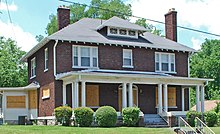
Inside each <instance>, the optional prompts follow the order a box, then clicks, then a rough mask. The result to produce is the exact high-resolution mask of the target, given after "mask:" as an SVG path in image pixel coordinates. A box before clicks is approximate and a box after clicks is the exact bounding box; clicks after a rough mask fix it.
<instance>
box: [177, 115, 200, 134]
mask: <svg viewBox="0 0 220 134" xmlns="http://www.w3.org/2000/svg"><path fill="white" fill-rule="evenodd" d="M179 129H180V131H181V132H183V133H184V134H198V133H201V134H202V132H198V133H197V131H196V130H195V129H194V128H192V127H191V126H190V125H189V124H188V123H187V122H186V121H185V120H184V119H183V118H182V117H179Z"/></svg>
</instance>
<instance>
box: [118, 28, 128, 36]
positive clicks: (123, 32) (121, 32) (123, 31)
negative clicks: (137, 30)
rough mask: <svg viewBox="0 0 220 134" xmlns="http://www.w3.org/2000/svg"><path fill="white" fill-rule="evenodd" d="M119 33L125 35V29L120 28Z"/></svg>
mask: <svg viewBox="0 0 220 134" xmlns="http://www.w3.org/2000/svg"><path fill="white" fill-rule="evenodd" d="M119 33H120V34H121V35H127V30H125V29H120V30H119Z"/></svg>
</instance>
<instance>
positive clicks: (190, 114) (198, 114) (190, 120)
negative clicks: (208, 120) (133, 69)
mask: <svg viewBox="0 0 220 134" xmlns="http://www.w3.org/2000/svg"><path fill="white" fill-rule="evenodd" d="M196 117H198V118H200V119H201V117H202V113H201V112H197V111H189V112H187V114H186V120H187V122H188V123H189V125H190V126H192V127H194V126H195V118H196Z"/></svg>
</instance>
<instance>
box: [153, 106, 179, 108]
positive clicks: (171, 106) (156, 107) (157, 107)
mask: <svg viewBox="0 0 220 134" xmlns="http://www.w3.org/2000/svg"><path fill="white" fill-rule="evenodd" d="M155 108H159V107H158V106H156V107H155ZM163 108H164V107H163ZM168 108H178V107H177V106H168Z"/></svg>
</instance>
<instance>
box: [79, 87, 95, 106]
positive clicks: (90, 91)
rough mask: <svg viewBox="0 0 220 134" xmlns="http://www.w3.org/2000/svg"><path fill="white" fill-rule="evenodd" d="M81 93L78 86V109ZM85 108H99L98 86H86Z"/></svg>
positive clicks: (80, 104)
mask: <svg viewBox="0 0 220 134" xmlns="http://www.w3.org/2000/svg"><path fill="white" fill-rule="evenodd" d="M81 102H82V91H81V85H80V86H79V107H80V106H82V103H81ZM86 106H88V107H94V106H99V85H86Z"/></svg>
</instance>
